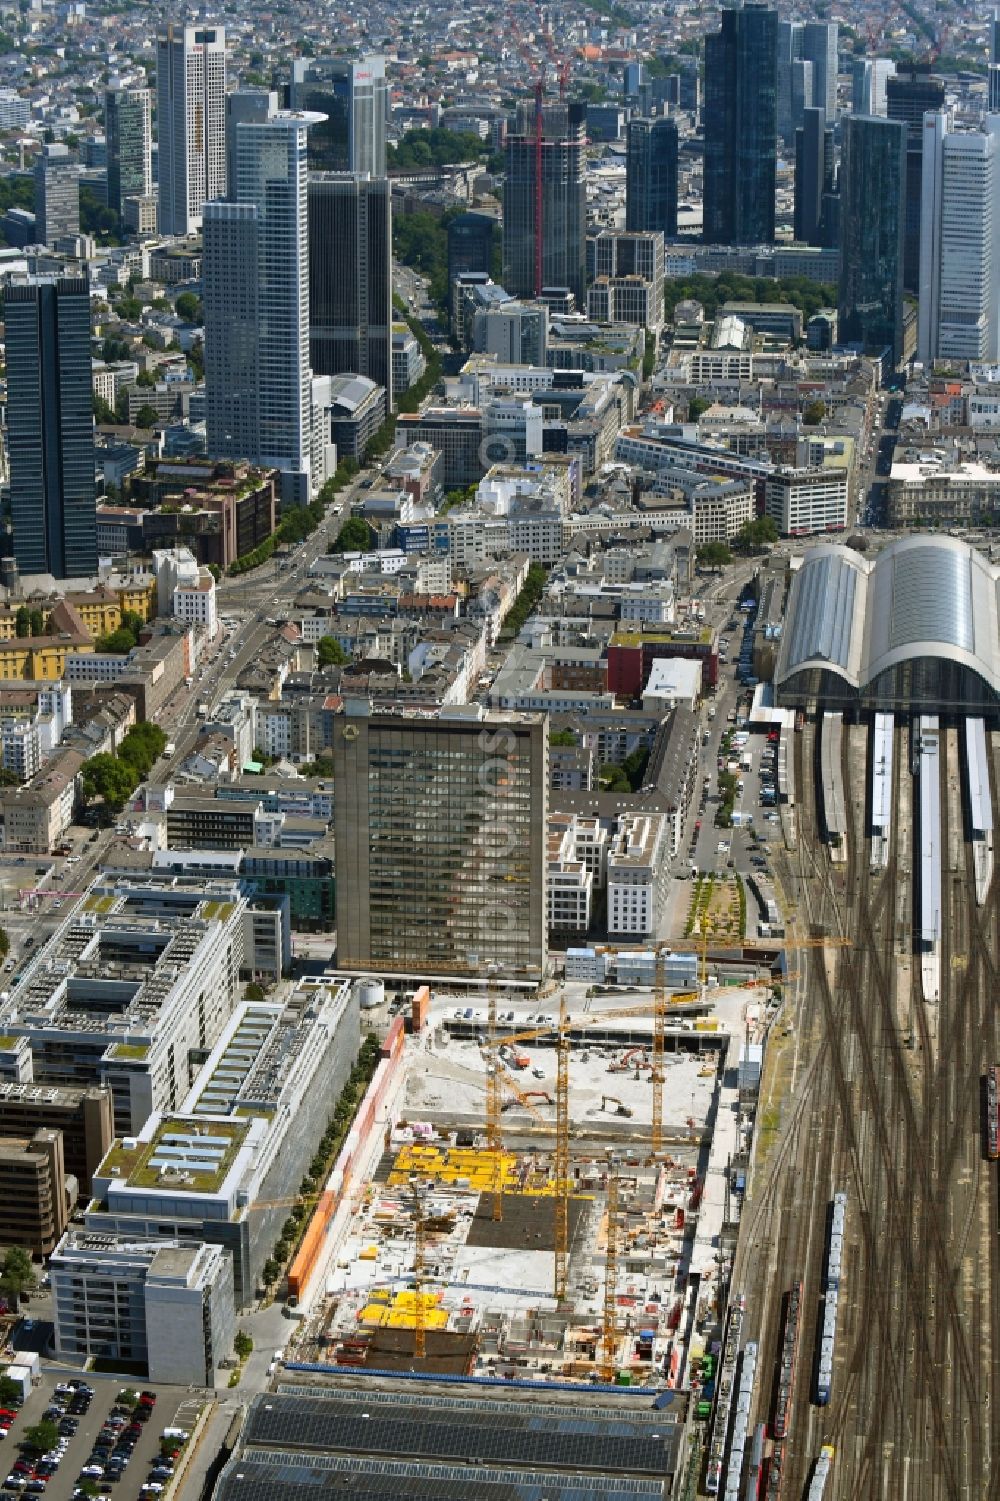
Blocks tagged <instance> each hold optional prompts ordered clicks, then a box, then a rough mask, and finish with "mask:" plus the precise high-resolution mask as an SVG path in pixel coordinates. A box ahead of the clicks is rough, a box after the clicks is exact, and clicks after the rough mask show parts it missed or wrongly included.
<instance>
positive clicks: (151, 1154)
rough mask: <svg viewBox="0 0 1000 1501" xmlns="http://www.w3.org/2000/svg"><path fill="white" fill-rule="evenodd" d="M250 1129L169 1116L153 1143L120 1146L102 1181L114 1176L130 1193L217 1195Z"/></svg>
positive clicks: (241, 1123) (130, 1140) (114, 1150)
mask: <svg viewBox="0 0 1000 1501" xmlns="http://www.w3.org/2000/svg"><path fill="white" fill-rule="evenodd" d="M249 1129H250V1126H249V1122H247V1121H245V1120H235V1121H222V1120H212V1121H206V1122H205V1123H204V1124H203V1125H193V1124H192V1122H191V1121H190V1120H189V1119H187V1118H177V1117H174V1116H165V1117H164V1118H163V1120H162V1121H160V1123H159V1124H158V1125H157V1127H156V1129H155V1131H154V1132H153V1135H152V1137H151V1138H150V1139H149V1140H148V1141H143V1140H141V1139H140V1140H136V1139H135V1138H133V1137H126V1138H124V1139H123V1140H121V1141H116V1142H115V1144H114V1146H113V1147H112V1148H111V1151H110V1152H109V1153H108V1155H107V1156H106V1157H105V1159H104V1161H103V1162H102V1163H101V1166H100V1169H99V1170H98V1175H99V1176H100V1177H106V1176H108V1175H111V1176H113V1177H115V1178H117V1179H118V1180H119V1181H120V1182H122V1183H127V1184H128V1186H129V1188H165V1189H183V1191H184V1192H185V1193H217V1192H218V1191H219V1189H220V1188H221V1187H222V1184H223V1182H224V1181H225V1178H226V1174H227V1173H228V1172H229V1170H230V1168H231V1167H232V1165H233V1162H234V1160H235V1158H236V1155H237V1153H238V1152H239V1150H240V1147H241V1146H242V1145H243V1142H244V1140H245V1139H246V1136H247V1133H248V1131H249ZM116 1169H117V1171H116Z"/></svg>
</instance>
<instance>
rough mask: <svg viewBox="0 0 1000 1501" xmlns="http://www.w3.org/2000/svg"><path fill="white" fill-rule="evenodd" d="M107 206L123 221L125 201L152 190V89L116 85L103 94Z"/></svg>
mask: <svg viewBox="0 0 1000 1501" xmlns="http://www.w3.org/2000/svg"><path fill="white" fill-rule="evenodd" d="M104 133H105V136H106V137H107V142H108V207H109V208H111V209H114V211H115V213H116V214H117V215H118V216H119V218H122V217H123V215H124V212H125V199H126V198H148V197H149V196H150V195H151V194H152V191H153V121H152V102H151V96H150V92H149V89H131V88H128V89H126V88H122V87H120V86H113V87H111V88H109V89H108V90H107V92H106V93H105V95H104Z"/></svg>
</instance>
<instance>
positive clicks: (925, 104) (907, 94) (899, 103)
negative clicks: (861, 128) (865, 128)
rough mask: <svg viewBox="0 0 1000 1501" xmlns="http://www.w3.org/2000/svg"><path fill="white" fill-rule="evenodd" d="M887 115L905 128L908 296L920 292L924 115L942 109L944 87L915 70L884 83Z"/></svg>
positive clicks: (905, 280) (905, 278)
mask: <svg viewBox="0 0 1000 1501" xmlns="http://www.w3.org/2000/svg"><path fill="white" fill-rule="evenodd" d="M885 98H886V114H887V115H888V117H889V119H890V120H902V121H903V123H904V124H905V125H906V128H907V141H906V191H905V200H904V208H905V217H904V225H903V285H904V287H905V288H906V290H907V291H908V292H916V291H918V290H919V288H920V199H921V195H922V193H923V179H924V166H923V163H924V115H925V114H927V113H929V112H930V113H934V114H937V113H939V112H940V111H941V110H943V109H944V83H943V82H942V80H941V79H940V78H935V77H934V76H933V75H932V74H930V73H928V71H927V69H926V67H923V68H921V67H914V68H909V69H907V71H906V72H904V73H896V74H895V75H894V76H893V77H891V78H888V79H886V85H885Z"/></svg>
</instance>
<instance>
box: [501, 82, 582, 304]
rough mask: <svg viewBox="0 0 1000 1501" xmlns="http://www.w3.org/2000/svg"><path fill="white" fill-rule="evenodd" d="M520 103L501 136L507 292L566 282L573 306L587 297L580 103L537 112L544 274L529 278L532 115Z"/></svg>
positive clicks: (519, 293)
mask: <svg viewBox="0 0 1000 1501" xmlns="http://www.w3.org/2000/svg"><path fill="white" fill-rule="evenodd" d="M534 115H535V112H534V106H533V105H519V106H518V114H517V129H516V130H515V131H512V132H511V134H510V135H508V137H507V172H506V176H505V178H504V188H503V284H504V287H505V288H506V290H507V291H508V292H510V294H511V295H512V296H513V297H534V296H535V295H536V293H537V292H540V291H541V289H542V287H568V288H569V290H570V291H571V292H572V293H573V296H574V297H575V298H576V305H577V307H578V308H584V307H585V306H586V297H587V249H586V236H587V194H586V188H585V185H584V155H585V141H586V132H585V125H586V106H585V105H583V104H579V103H573V104H568V105H566V104H547V105H546V106H545V108H544V112H543V117H542V224H541V236H542V277H541V284H542V285H541V287H538V288H536V286H535V236H536V232H537V230H538V226H537V225H536V222H535V219H536V214H535V155H536V146H537V142H536V137H535V119H534Z"/></svg>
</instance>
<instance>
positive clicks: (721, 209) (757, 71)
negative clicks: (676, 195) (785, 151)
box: [704, 5, 778, 245]
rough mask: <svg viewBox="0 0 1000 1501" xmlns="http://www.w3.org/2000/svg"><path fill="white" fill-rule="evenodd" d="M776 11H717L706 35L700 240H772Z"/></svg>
mask: <svg viewBox="0 0 1000 1501" xmlns="http://www.w3.org/2000/svg"><path fill="white" fill-rule="evenodd" d="M777 45H778V16H777V12H776V11H773V10H769V9H768V8H767V7H766V6H764V5H745V6H743V7H742V9H740V10H724V11H723V12H722V26H721V29H720V30H719V31H718V32H716V33H715V34H714V35H712V36H709V37H707V38H706V41H705V189H704V239H705V242H706V244H709V245H765V244H770V243H771V242H772V241H773V239H774V181H775V167H776V156H777V136H776V132H777Z"/></svg>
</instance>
